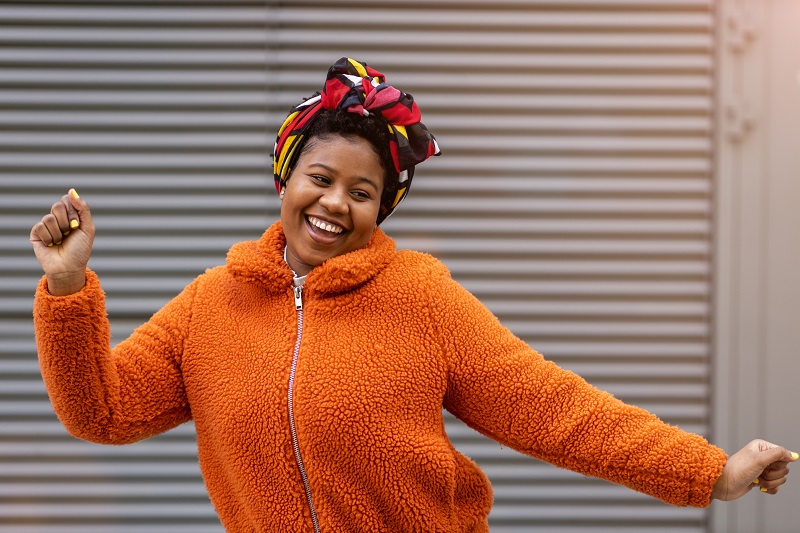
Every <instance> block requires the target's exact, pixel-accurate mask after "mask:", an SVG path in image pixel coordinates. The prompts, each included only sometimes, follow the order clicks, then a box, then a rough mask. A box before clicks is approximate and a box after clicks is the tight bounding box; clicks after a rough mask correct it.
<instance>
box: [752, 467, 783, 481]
mask: <svg viewBox="0 0 800 533" xmlns="http://www.w3.org/2000/svg"><path fill="white" fill-rule="evenodd" d="M788 475H789V467H784V468H780V469H777V470H771V469H770V470H765V471H764V472H763V473H762V474H761V475H760V476H759V479H761V480H765V481H773V480H776V479H780V478H785V477H786V476H788Z"/></svg>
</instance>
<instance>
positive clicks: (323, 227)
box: [306, 215, 344, 244]
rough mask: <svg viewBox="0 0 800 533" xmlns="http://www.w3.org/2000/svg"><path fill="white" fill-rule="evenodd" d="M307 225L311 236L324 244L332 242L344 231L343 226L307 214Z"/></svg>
mask: <svg viewBox="0 0 800 533" xmlns="http://www.w3.org/2000/svg"><path fill="white" fill-rule="evenodd" d="M306 226H307V227H308V232H309V234H311V237H312V238H313V239H314V240H316V241H318V242H320V243H322V244H331V243H333V242H334V241H336V240H337V239H338V238H339V236H340V235H341V234H342V233H344V228H343V227H341V226H337V225H336V224H331V223H330V222H325V221H324V220H321V219H319V218H317V217H314V216H310V215H308V216H306Z"/></svg>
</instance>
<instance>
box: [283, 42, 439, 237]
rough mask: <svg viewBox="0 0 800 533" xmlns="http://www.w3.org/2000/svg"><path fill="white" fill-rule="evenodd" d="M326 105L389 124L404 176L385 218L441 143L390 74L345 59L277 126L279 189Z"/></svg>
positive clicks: (383, 208)
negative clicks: (318, 89)
mask: <svg viewBox="0 0 800 533" xmlns="http://www.w3.org/2000/svg"><path fill="white" fill-rule="evenodd" d="M323 109H338V110H343V111H348V112H350V113H356V114H359V115H363V116H370V115H377V116H379V117H382V118H383V119H384V120H385V121H386V122H387V124H388V127H389V132H390V133H391V135H390V142H389V151H390V153H391V155H392V160H393V161H394V167H395V170H396V171H397V173H398V175H399V179H398V181H399V184H398V190H397V194H396V195H395V196H394V198H391V199H384V200H383V203H382V204H381V215H380V216H379V218H378V223H380V222H382V221H383V220H384V219H385V218H386V217H387V216H389V215H390V214H391V213H392V211H394V210H395V208H396V207H397V205H398V204H399V203H400V202H401V201H402V200H403V198H405V196H406V194H408V190H409V188H410V187H411V179H412V178H413V176H414V166H415V165H417V164H419V163H422V162H423V161H425V160H426V159H427V158H429V157H430V156H432V155H439V153H440V151H439V145H438V144H437V143H436V139H435V138H434V137H433V135H432V134H431V132H429V131H428V128H426V127H425V125H424V124H423V123H422V122H420V116H421V115H420V111H419V108H418V107H417V104H416V103H415V102H414V98H413V97H412V96H411V95H410V94H408V93H404V92H402V91H400V90H398V89H396V88H394V87H392V86H391V85H388V84H387V83H386V77H385V76H384V75H383V74H381V73H380V72H378V71H377V70H375V69H373V68H370V67H368V66H367V64H366V63H363V62H360V61H356V60H355V59H350V58H348V57H343V58H341V59H340V60H339V61H337V62H336V63H335V64H334V65H333V66H331V68H330V69H328V78H327V80H326V81H325V87H324V88H323V89H322V94H320V93H316V94H314V96H312V97H311V98H309V99H308V100H306V101H305V102H303V103H302V104H300V105H298V106H297V107H294V108H293V109H292V111H291V113H290V114H289V116H288V117H287V118H286V120H285V121H284V123H283V125H282V126H281V128H280V129H279V130H278V138H277V140H276V141H275V153H274V174H275V188H276V189H277V190H278V191H280V190H281V188H282V187H284V186H285V185H286V180H287V179H289V175H290V174H291V172H292V169H293V167H294V165H295V164H296V163H297V158H298V156H299V154H300V151H301V150H302V149H303V145H304V144H305V141H306V135H305V134H306V132H307V131H308V128H309V126H310V125H311V124H312V123H313V122H314V120H315V119H316V118H317V117H318V116H319V114H320V113H321V112H322V110H323Z"/></svg>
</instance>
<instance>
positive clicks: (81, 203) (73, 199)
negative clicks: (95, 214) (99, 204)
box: [67, 189, 94, 229]
mask: <svg viewBox="0 0 800 533" xmlns="http://www.w3.org/2000/svg"><path fill="white" fill-rule="evenodd" d="M67 197H68V198H69V203H70V205H72V207H73V208H74V209H75V212H76V216H77V220H78V224H79V226H83V227H85V226H88V227H94V226H93V222H92V213H91V211H90V210H89V204H87V203H86V201H85V200H84V199H83V198H81V197H80V196H78V192H77V191H76V190H75V189H70V190H69V192H68V193H67ZM70 223H71V220H70ZM76 227H78V226H76ZM73 229H74V228H73Z"/></svg>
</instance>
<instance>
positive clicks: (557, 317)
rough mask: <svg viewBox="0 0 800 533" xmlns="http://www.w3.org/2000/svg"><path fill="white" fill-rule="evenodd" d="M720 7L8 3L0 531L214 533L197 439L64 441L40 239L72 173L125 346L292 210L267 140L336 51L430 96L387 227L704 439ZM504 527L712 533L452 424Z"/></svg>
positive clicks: (1, 85)
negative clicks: (41, 222)
mask: <svg viewBox="0 0 800 533" xmlns="http://www.w3.org/2000/svg"><path fill="white" fill-rule="evenodd" d="M713 25H714V14H713V8H712V2H711V0H705V1H702V0H672V1H667V0H664V1H657V0H651V1H647V0H617V1H611V2H609V1H597V0H582V1H578V0H574V1H568V0H558V1H555V0H551V1H548V0H526V1H523V0H506V1H504V2H501V3H491V4H486V2H478V1H477V0H466V1H465V0H460V1H457V2H456V1H455V0H439V1H433V2H430V1H429V2H416V1H406V2H399V1H388V0H387V1H382V2H379V3H376V2H373V1H367V0H349V1H347V2H339V3H336V4H331V3H328V2H324V1H321V0H320V1H317V2H312V1H306V0H297V1H293V2H287V3H282V4H280V5H279V4H278V3H275V2H266V3H264V2H251V3H248V2H235V3H234V2H192V3H190V2H171V3H170V4H169V6H168V7H167V6H162V5H160V4H159V3H157V2H117V3H113V4H111V3H106V4H97V5H94V4H91V5H90V4H81V5H77V4H75V5H72V4H70V3H55V2H54V3H51V4H4V5H0V190H2V194H0V246H1V247H2V249H3V250H4V254H3V255H4V257H3V260H2V262H0V273H2V276H0V293H2V295H3V297H4V298H3V299H2V300H0V314H2V318H3V321H2V323H0V324H2V325H0V335H2V338H3V342H2V343H1V344H0V380H2V384H0V397H1V398H2V401H0V466H1V468H0V471H2V472H3V480H2V481H0V532H4V531H15V532H24V531H39V530H41V529H42V528H46V529H47V530H48V531H54V532H57V533H66V532H69V531H77V530H80V531H120V532H138V531H145V530H148V531H154V530H155V531H174V532H178V531H193V532H196V531H219V530H220V529H221V528H220V526H219V525H218V524H217V521H216V518H215V517H214V513H213V510H212V509H211V507H210V505H209V504H208V498H207V496H206V494H205V490H204V488H203V486H202V481H201V479H200V476H199V471H198V469H197V466H196V457H195V450H194V436H193V431H192V428H191V427H188V426H187V427H182V428H179V429H177V430H175V431H173V432H170V433H169V434H167V435H164V436H161V437H157V438H154V439H151V440H149V441H147V442H144V443H140V444H136V445H132V446H126V447H122V448H108V447H100V446H93V445H89V444H85V443H81V442H78V441H75V440H74V439H71V438H70V437H68V436H66V435H65V434H64V431H63V429H61V427H60V425H59V424H58V422H57V421H56V420H55V418H54V417H53V415H52V413H51V411H50V408H49V403H48V402H47V398H46V395H45V393H44V390H43V387H42V385H41V380H40V378H39V375H38V368H37V365H36V361H35V351H34V347H33V341H32V330H31V325H30V319H29V316H30V306H31V293H32V288H33V285H34V283H35V278H36V276H35V275H34V273H35V272H36V271H37V270H38V265H36V262H35V260H34V259H33V257H32V254H31V252H30V249H29V246H28V243H27V242H26V239H27V233H28V231H29V228H30V226H31V225H32V224H33V223H34V221H35V220H36V219H37V218H38V217H40V216H41V214H42V212H43V210H46V209H47V208H48V206H49V205H50V203H52V202H53V201H54V200H56V199H57V198H58V196H59V195H60V194H62V193H63V192H62V191H66V190H67V189H68V188H69V187H76V188H77V189H78V190H79V191H80V192H81V194H82V196H84V197H85V198H86V199H87V200H89V201H90V202H91V205H92V207H93V212H94V213H95V219H96V223H97V226H98V237H97V241H96V249H95V254H94V256H93V259H92V262H91V266H92V267H93V268H94V269H96V270H97V271H98V272H99V273H100V275H101V278H102V280H103V284H104V287H105V289H106V291H107V292H108V294H109V301H108V306H109V312H110V315H111V318H112V333H113V335H114V338H115V339H120V338H124V337H125V336H126V335H127V334H128V333H129V332H130V331H131V330H132V329H133V327H135V326H136V325H138V324H139V323H141V322H142V321H144V320H146V319H147V318H148V317H149V315H150V314H152V312H154V311H155V310H156V309H157V308H158V307H159V306H160V305H161V304H163V303H164V302H166V301H167V300H168V299H169V298H170V297H171V296H172V295H174V294H175V293H177V292H178V291H179V290H180V288H181V287H182V286H183V285H185V284H186V283H188V282H189V281H190V280H191V279H192V278H193V277H194V276H195V275H197V274H198V273H200V272H202V270H203V269H205V268H206V267H209V266H213V265H217V264H220V263H221V262H222V261H224V254H225V251H226V250H227V248H228V247H229V246H230V244H232V243H233V242H236V241H239V240H243V239H252V238H255V237H257V236H258V235H259V234H260V232H261V231H262V230H263V228H264V227H266V226H267V225H269V223H270V222H271V221H272V220H274V219H275V218H276V217H277V200H276V198H275V197H274V195H273V194H272V193H271V191H270V187H271V185H270V181H271V178H270V176H269V172H268V167H269V163H270V161H269V151H270V148H271V143H272V141H273V139H274V131H275V129H276V128H277V125H278V124H279V123H280V121H281V120H282V118H283V116H284V114H285V112H286V111H287V109H288V108H289V106H290V105H292V104H294V103H296V102H298V101H299V100H300V98H301V97H302V96H306V95H307V94H308V93H309V92H310V88H315V87H318V86H319V85H320V84H321V80H322V78H321V75H322V74H323V73H324V70H325V68H326V67H327V66H328V65H329V64H330V63H331V62H333V61H334V60H335V59H337V58H338V57H340V56H342V55H351V56H353V57H357V58H359V59H363V60H365V61H367V62H368V63H369V64H371V65H374V66H375V67H377V68H379V69H380V70H383V71H384V72H386V73H387V74H388V76H389V81H390V82H392V83H395V84H396V85H398V86H399V87H402V88H403V89H405V90H408V91H409V92H412V93H413V94H414V95H415V96H416V98H417V99H418V101H419V102H420V103H421V107H422V109H423V113H424V120H425V122H426V123H427V124H428V125H429V126H430V127H431V129H432V130H433V131H434V133H435V134H436V135H437V138H438V139H439V141H440V143H441V145H442V148H443V150H444V153H445V156H444V157H441V158H436V159H434V160H432V161H430V162H428V163H426V164H425V165H424V166H423V167H421V168H420V170H419V172H418V175H417V178H416V179H415V184H414V189H413V190H412V192H411V194H410V195H409V197H408V199H407V200H406V201H405V203H404V205H403V206H402V207H401V209H400V211H399V212H398V213H397V214H396V215H395V216H393V217H392V218H391V219H389V220H388V221H387V222H386V224H385V228H386V230H387V231H388V232H389V233H390V234H391V235H393V236H394V237H395V238H396V239H397V240H398V243H399V245H400V246H401V247H409V248H415V249H422V250H425V251H429V252H431V253H433V254H434V255H436V256H437V257H439V258H441V259H442V260H444V261H445V263H446V264H447V265H448V266H449V267H450V268H451V270H452V272H453V275H454V277H455V278H456V279H458V280H459V281H460V282H461V283H463V284H464V285H465V286H466V287H467V288H468V289H470V290H471V291H473V292H474V293H475V294H476V295H477V296H478V297H479V298H481V299H482V300H483V301H484V302H485V303H486V304H487V305H488V306H489V307H490V308H491V309H492V310H493V311H494V312H495V313H496V314H497V315H498V316H499V317H500V318H501V320H502V321H503V322H504V323H505V324H506V325H508V326H509V327H511V328H512V330H514V331H515V332H516V333H517V334H518V335H520V336H521V337H522V338H523V339H525V340H526V341H527V342H529V343H530V344H531V345H532V346H534V347H535V348H537V349H538V350H540V351H542V352H543V353H544V354H545V355H546V356H548V357H549V358H551V359H553V360H555V361H556V362H558V363H559V364H561V365H562V366H564V367H567V368H571V369H575V370H576V371H578V372H579V373H580V374H581V375H583V376H584V377H586V378H587V379H588V380H589V381H590V382H592V383H594V384H596V385H598V386H599V387H601V388H605V389H607V390H610V391H611V392H613V393H615V394H616V395H617V396H619V397H620V398H622V399H623V400H626V401H630V402H633V403H636V404H638V405H641V406H642V407H645V408H648V409H650V410H652V411H654V412H655V413H657V414H659V415H660V416H662V417H663V418H664V419H665V420H667V421H669V422H671V423H674V424H678V425H680V426H682V427H684V428H686V429H688V430H691V431H696V432H700V433H707V432H708V428H709V415H708V403H709V385H708V374H709V362H708V354H709V346H708V344H709V341H708V335H709V332H708V328H709V290H710V289H709V283H708V280H709V274H710V272H709V268H710V266H709V247H710V244H709V238H710V237H709V236H710V228H709V225H710V223H709V218H710V214H709V212H710V202H709V198H710V195H711V192H712V191H711V182H710V167H711V134H712V118H711V116H712V105H713V102H712V92H713V91H712V70H713V67H714V65H713V53H712V52H713V47H714V43H713ZM448 431H449V433H450V435H451V436H452V438H453V441H454V442H455V443H456V446H457V447H458V448H459V449H460V450H461V451H463V452H464V453H466V454H467V455H469V456H471V457H473V458H474V459H476V460H477V461H478V462H479V463H480V464H481V465H482V467H483V468H484V469H485V470H486V472H487V473H488V474H489V476H490V478H491V479H492V482H493V485H494V487H495V492H496V502H495V507H494V510H493V512H492V516H491V524H492V531H499V532H511V531H554V530H558V531H573V532H579V531H611V530H613V531H616V532H619V531H640V530H643V529H647V530H648V531H650V530H652V531H659V532H667V531H681V532H687V531H704V530H705V528H706V522H707V516H706V513H705V512H704V511H699V510H693V509H675V508H669V507H667V506H664V505H662V504H660V503H658V502H655V501H653V500H651V499H649V498H647V497H644V496H640V495H638V494H635V493H633V492H631V491H628V490H626V489H622V488H619V487H615V486H611V485H608V484H606V483H603V482H599V481H596V480H590V479H585V478H583V477H581V476H577V475H574V474H572V473H570V472H565V471H563V470H557V469H554V468H552V467H550V466H548V465H543V464H541V463H539V462H537V461H535V460H532V459H529V458H526V457H523V456H520V455H519V454H516V453H514V452H510V451H508V450H507V449H504V448H503V447H501V446H499V445H497V444H496V443H493V442H491V441H488V440H486V439H484V438H483V437H480V436H479V435H477V434H475V433H474V432H472V431H471V430H469V429H467V428H466V427H464V426H463V425H461V424H460V423H458V422H457V421H455V420H453V419H451V418H450V419H448Z"/></svg>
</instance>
